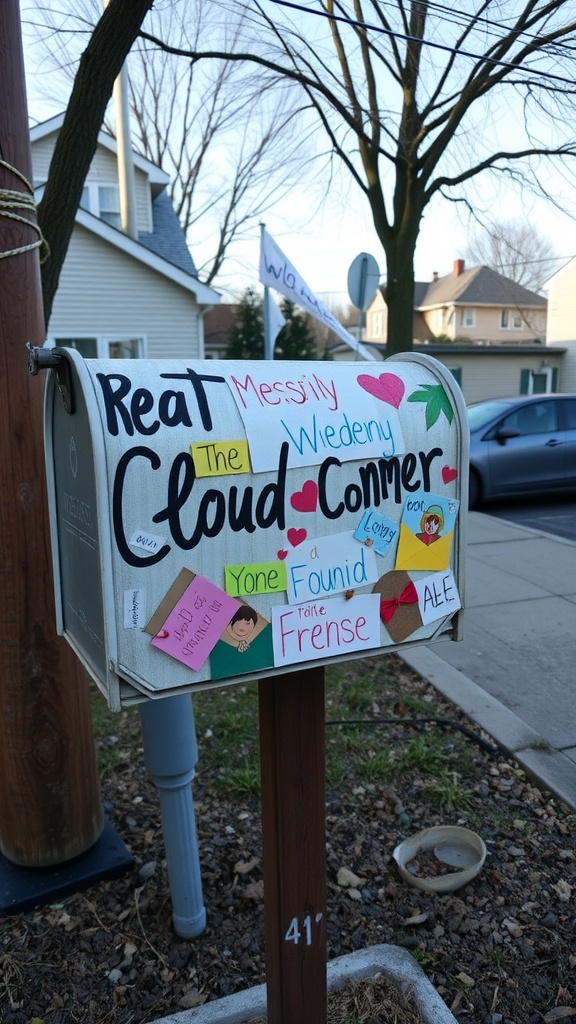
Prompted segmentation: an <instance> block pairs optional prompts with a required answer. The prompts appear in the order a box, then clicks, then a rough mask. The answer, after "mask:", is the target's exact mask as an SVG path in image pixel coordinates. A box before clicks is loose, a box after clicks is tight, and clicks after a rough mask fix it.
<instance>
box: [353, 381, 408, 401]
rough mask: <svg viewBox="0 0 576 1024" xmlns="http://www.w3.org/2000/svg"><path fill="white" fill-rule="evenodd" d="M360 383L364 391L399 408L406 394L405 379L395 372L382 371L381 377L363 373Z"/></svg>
mask: <svg viewBox="0 0 576 1024" xmlns="http://www.w3.org/2000/svg"><path fill="white" fill-rule="evenodd" d="M358 383H359V385H360V387H361V388H364V391H367V392H368V394H369V395H374V398H379V399H380V401H381V402H387V403H388V405H393V406H394V408H395V409H398V408H399V406H400V402H401V401H402V398H403V396H404V381H403V380H401V379H400V377H397V376H396V374H395V373H381V374H380V376H379V377H369V376H368V374H367V373H361V374H360V376H359V377H358Z"/></svg>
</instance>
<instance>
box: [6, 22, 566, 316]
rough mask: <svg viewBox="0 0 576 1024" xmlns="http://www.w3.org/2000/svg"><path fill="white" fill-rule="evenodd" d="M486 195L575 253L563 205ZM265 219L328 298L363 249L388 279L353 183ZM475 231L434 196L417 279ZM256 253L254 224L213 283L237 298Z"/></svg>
mask: <svg viewBox="0 0 576 1024" xmlns="http://www.w3.org/2000/svg"><path fill="white" fill-rule="evenodd" d="M24 49H25V60H26V74H27V79H28V105H29V112H30V115H31V118H32V119H33V120H44V119H45V118H46V117H50V116H53V114H54V113H55V112H56V110H55V108H54V106H53V105H51V106H50V107H47V106H46V104H45V103H43V102H42V100H41V99H40V98H39V97H40V96H41V95H42V93H44V95H45V92H44V90H45V87H46V83H45V80H44V81H42V83H41V85H40V87H39V84H38V77H37V76H36V75H35V74H34V71H35V68H34V59H33V53H31V52H30V50H29V48H28V47H27V44H26V39H25V47H24ZM553 186H554V190H555V191H556V193H557V194H560V195H562V187H563V189H564V194H565V196H566V204H565V206H566V210H567V211H568V210H569V208H570V206H571V207H572V212H573V213H574V216H575V217H576V194H575V195H574V198H573V199H571V194H572V193H573V192H574V189H569V187H568V186H567V185H566V182H562V181H561V179H558V181H556V182H554V183H553ZM482 199H483V202H484V208H485V209H488V210H489V216H490V218H491V219H493V220H507V219H514V218H517V217H518V218H523V217H530V219H531V220H532V221H533V223H534V224H535V225H536V227H537V228H538V230H539V231H540V233H541V234H542V235H543V236H545V237H546V238H548V239H549V240H550V241H551V242H552V245H553V247H554V250H555V252H556V254H557V255H558V257H559V259H560V264H559V265H561V264H562V263H563V262H566V261H567V260H568V259H570V258H571V257H572V256H573V255H574V254H575V253H576V220H575V219H573V217H571V216H570V215H569V213H568V212H562V211H560V210H558V209H557V208H556V207H555V206H554V205H553V204H552V203H549V202H546V201H545V200H543V199H538V200H536V199H534V198H533V197H530V196H527V195H524V196H521V195H520V194H518V193H517V192H514V191H511V190H510V189H508V190H504V189H503V188H502V187H501V185H498V184H496V183H495V181H494V179H492V180H490V179H486V184H485V186H484V187H483V194H482ZM295 211H297V213H296V216H295ZM263 219H264V221H265V224H266V228H267V230H268V232H269V233H270V234H271V235H272V237H273V238H274V240H275V241H276V242H277V244H278V245H279V246H280V248H281V249H282V250H283V251H284V253H285V255H286V256H287V258H288V259H289V260H290V261H291V262H292V264H293V265H294V266H295V267H296V269H297V270H298V272H299V274H300V275H301V277H302V278H303V279H304V280H305V282H306V283H307V285H308V286H309V288H310V289H311V290H312V291H314V292H315V293H316V295H317V296H318V297H319V298H320V299H321V300H322V301H323V302H324V303H325V304H329V305H335V304H338V305H342V306H345V305H347V304H348V302H349V297H348V289H347V275H348V269H349V267H350V264H351V263H352V261H353V259H354V258H355V257H356V256H357V255H358V254H359V253H360V252H367V253H370V254H371V255H372V256H374V257H375V259H376V262H377V263H378V265H379V267H380V270H381V273H382V276H383V277H384V273H385V266H384V254H383V252H382V248H381V245H380V243H379V241H378V238H377V236H376V233H375V230H374V228H373V225H372V221H371V215H370V210H369V207H368V203H367V201H366V200H365V199H364V198H363V196H362V195H361V194H360V193H359V192H357V193H354V192H353V191H352V189H348V190H347V191H345V192H344V191H343V192H341V193H340V194H337V193H335V194H334V195H331V196H329V197H328V200H327V202H326V203H325V204H324V205H323V206H322V207H321V208H318V202H317V195H315V197H314V199H313V200H312V199H311V197H310V196H309V195H308V194H307V193H306V191H305V190H303V189H298V188H295V189H294V190H293V191H292V192H291V193H290V195H289V196H288V197H286V198H285V199H284V200H283V201H282V202H280V203H278V204H277V206H275V207H274V209H273V210H270V211H268V212H267V213H266V215H265V216H264V218H263ZM470 230H471V228H470V225H469V223H468V222H467V221H466V220H465V219H464V218H463V215H462V214H461V213H460V208H459V207H457V206H456V205H455V204H453V203H451V202H449V201H448V200H445V199H442V198H440V197H439V198H438V199H436V201H435V202H434V203H433V204H432V205H430V206H429V208H428V209H427V211H426V213H425V216H424V220H423V223H422V226H421V230H420V235H419V239H418V244H417V248H416V256H415V276H416V280H419V281H429V280H431V279H432V276H433V273H434V272H437V273H438V274H439V275H440V276H443V275H445V274H449V273H450V272H451V271H452V268H453V264H454V260H456V259H459V258H461V257H462V256H463V255H464V253H465V249H466V245H467V237H468V234H469V232H470ZM472 230H473V229H472ZM191 249H192V256H193V258H194V260H195V262H196V264H197V266H201V265H202V263H203V262H204V261H205V260H206V259H208V258H209V257H210V255H211V251H210V245H209V243H208V245H206V247H203V246H202V245H194V244H192V246H191ZM212 251H213V250H212ZM258 258H259V228H258V226H257V225H254V228H253V230H252V232H251V236H250V237H249V238H247V239H246V240H245V241H243V242H241V243H237V244H236V245H235V246H234V249H233V250H232V256H231V258H230V259H229V260H228V261H227V264H225V267H224V273H223V274H222V275H221V276H220V277H219V278H218V279H217V280H216V281H215V282H214V283H213V287H214V288H215V289H216V290H218V291H220V292H221V293H222V297H223V301H231V300H233V299H235V298H237V297H238V296H239V294H240V293H241V292H242V291H243V290H244V289H245V288H246V287H248V286H249V285H253V286H255V287H258ZM200 277H201V278H202V275H201V274H200Z"/></svg>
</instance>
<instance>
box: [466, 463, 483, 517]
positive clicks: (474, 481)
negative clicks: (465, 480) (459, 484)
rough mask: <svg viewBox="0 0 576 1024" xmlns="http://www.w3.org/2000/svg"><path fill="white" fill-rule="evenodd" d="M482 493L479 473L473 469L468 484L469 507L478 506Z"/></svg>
mask: <svg viewBox="0 0 576 1024" xmlns="http://www.w3.org/2000/svg"><path fill="white" fill-rule="evenodd" d="M480 493H481V490H480V480H479V479H478V474H477V473H475V472H474V470H473V469H471V470H470V480H469V484H468V508H478V505H479V504H480Z"/></svg>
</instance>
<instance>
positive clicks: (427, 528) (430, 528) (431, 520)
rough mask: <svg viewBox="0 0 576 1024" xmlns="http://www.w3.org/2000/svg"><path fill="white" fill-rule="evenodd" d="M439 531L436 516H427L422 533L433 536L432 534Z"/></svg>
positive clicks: (438, 521) (438, 522)
mask: <svg viewBox="0 0 576 1024" xmlns="http://www.w3.org/2000/svg"><path fill="white" fill-rule="evenodd" d="M439 529H440V520H439V519H438V516H434V515H432V516H428V518H427V519H426V521H425V523H424V532H425V533H428V534H434V533H438V530H439Z"/></svg>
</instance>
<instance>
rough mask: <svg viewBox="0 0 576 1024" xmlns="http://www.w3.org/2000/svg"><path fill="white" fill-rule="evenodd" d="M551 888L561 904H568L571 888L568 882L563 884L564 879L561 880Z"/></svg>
mask: <svg viewBox="0 0 576 1024" xmlns="http://www.w3.org/2000/svg"><path fill="white" fill-rule="evenodd" d="M552 888H553V889H554V891H555V892H557V893H558V896H559V897H560V899H561V900H562V902H563V903H568V900H569V899H570V897H571V895H572V886H571V885H570V884H569V883H568V882H565V881H564V879H563V878H561V879H560V881H559V882H557V883H556V885H553V886H552Z"/></svg>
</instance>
